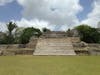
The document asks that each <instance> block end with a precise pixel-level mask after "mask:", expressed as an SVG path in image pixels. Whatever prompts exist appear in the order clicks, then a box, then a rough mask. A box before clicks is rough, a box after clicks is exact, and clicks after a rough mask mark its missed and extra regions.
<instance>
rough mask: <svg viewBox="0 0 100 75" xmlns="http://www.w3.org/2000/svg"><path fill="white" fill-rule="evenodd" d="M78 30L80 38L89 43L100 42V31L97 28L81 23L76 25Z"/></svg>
mask: <svg viewBox="0 0 100 75" xmlns="http://www.w3.org/2000/svg"><path fill="white" fill-rule="evenodd" d="M75 29H77V30H78V32H79V35H80V38H81V40H82V41H85V42H87V43H99V42H100V33H99V32H98V30H97V29H96V28H92V27H90V26H88V25H80V26H77V27H75Z"/></svg>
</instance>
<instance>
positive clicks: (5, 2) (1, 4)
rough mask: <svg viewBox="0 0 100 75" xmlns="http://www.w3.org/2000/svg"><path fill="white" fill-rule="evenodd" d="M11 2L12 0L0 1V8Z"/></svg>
mask: <svg viewBox="0 0 100 75" xmlns="http://www.w3.org/2000/svg"><path fill="white" fill-rule="evenodd" d="M12 1H14V0H0V6H3V5H5V4H7V3H10V2H12Z"/></svg>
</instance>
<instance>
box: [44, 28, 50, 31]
mask: <svg viewBox="0 0 100 75" xmlns="http://www.w3.org/2000/svg"><path fill="white" fill-rule="evenodd" d="M42 31H43V32H50V31H51V30H50V29H47V28H43V29H42Z"/></svg>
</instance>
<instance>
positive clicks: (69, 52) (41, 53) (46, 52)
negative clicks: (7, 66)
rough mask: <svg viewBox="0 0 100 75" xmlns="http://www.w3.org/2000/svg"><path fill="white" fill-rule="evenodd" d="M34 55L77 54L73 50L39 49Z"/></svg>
mask: <svg viewBox="0 0 100 75" xmlns="http://www.w3.org/2000/svg"><path fill="white" fill-rule="evenodd" d="M34 55H76V54H75V52H74V51H73V50H66V51H64V50H61V51H56V50H54V51H40V52H39V51H37V52H35V53H34Z"/></svg>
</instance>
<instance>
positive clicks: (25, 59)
mask: <svg viewBox="0 0 100 75" xmlns="http://www.w3.org/2000/svg"><path fill="white" fill-rule="evenodd" d="M0 75H100V56H1V57H0Z"/></svg>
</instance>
